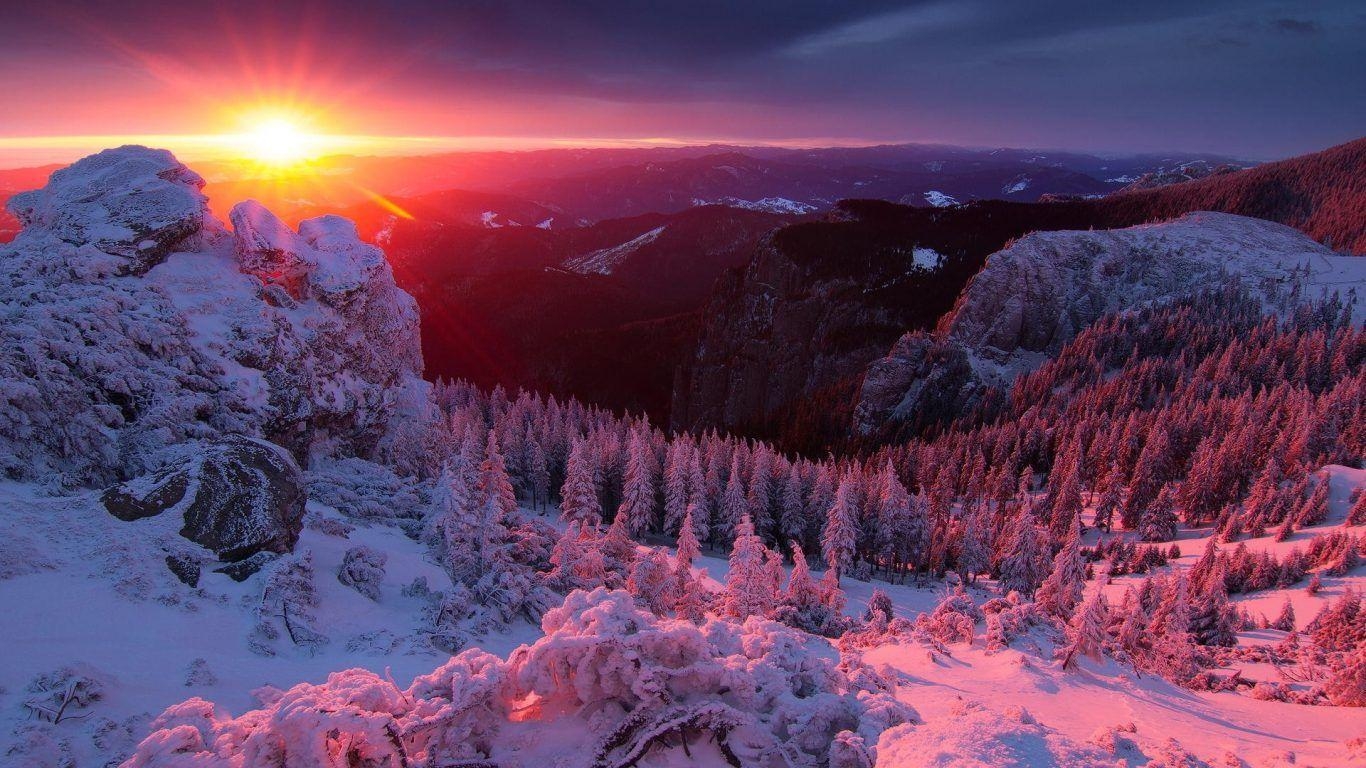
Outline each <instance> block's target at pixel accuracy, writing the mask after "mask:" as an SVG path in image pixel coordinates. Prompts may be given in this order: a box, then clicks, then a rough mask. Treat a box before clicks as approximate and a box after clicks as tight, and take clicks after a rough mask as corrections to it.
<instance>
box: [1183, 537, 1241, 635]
mask: <svg viewBox="0 0 1366 768" xmlns="http://www.w3.org/2000/svg"><path fill="white" fill-rule="evenodd" d="M1191 589H1192V590H1193V591H1194V595H1192V597H1191V614H1190V621H1191V634H1192V635H1193V636H1194V637H1195V642H1197V643H1199V644H1201V645H1219V646H1226V647H1227V646H1233V645H1236V644H1237V642H1238V635H1237V632H1238V627H1239V625H1240V624H1241V622H1240V621H1239V619H1238V612H1237V610H1236V609H1235V608H1234V607H1233V604H1232V603H1230V602H1229V599H1228V588H1227V587H1226V586H1225V582H1224V561H1223V559H1222V558H1216V559H1215V561H1214V563H1213V565H1212V566H1211V567H1210V569H1209V571H1208V573H1206V574H1205V575H1204V578H1202V579H1200V580H1196V578H1195V576H1194V572H1192V576H1191Z"/></svg>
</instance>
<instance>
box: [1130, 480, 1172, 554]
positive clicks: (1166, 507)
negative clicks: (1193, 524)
mask: <svg viewBox="0 0 1366 768" xmlns="http://www.w3.org/2000/svg"><path fill="white" fill-rule="evenodd" d="M1138 535H1139V538H1141V539H1143V540H1144V541H1171V540H1172V539H1174V538H1176V490H1175V484H1174V483H1166V484H1164V485H1163V486H1162V487H1161V489H1160V490H1158V492H1157V497H1156V498H1154V499H1153V501H1152V503H1150V504H1148V505H1146V506H1144V507H1143V513H1142V515H1141V516H1140V518H1139V523H1138Z"/></svg>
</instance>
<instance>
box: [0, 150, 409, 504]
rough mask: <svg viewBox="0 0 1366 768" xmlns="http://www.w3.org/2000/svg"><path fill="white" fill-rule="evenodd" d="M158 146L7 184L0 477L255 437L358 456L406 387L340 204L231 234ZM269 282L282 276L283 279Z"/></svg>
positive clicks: (92, 467) (123, 473) (152, 459)
mask: <svg viewBox="0 0 1366 768" xmlns="http://www.w3.org/2000/svg"><path fill="white" fill-rule="evenodd" d="M200 186H202V181H201V180H200V179H199V177H198V176H196V175H195V174H194V173H193V172H192V171H190V170H189V169H187V168H185V166H183V165H181V164H180V163H178V162H177V161H176V160H175V158H174V157H172V156H171V155H170V154H169V153H167V152H165V151H162V150H153V149H147V148H145V147H122V148H120V149H117V150H109V151H106V152H102V153H100V154H98V155H94V156H92V157H90V158H86V159H85V160H82V161H80V162H78V163H76V164H75V165H73V166H71V167H70V168H66V169H63V170H60V171H57V172H56V173H54V174H53V176H52V179H51V181H50V182H49V184H48V185H47V187H45V188H44V189H42V190H37V191H35V192H29V193H24V194H22V195H19V196H17V197H16V198H14V202H13V203H12V204H11V207H13V208H14V210H15V211H16V213H17V214H18V215H19V217H20V218H21V219H22V221H23V222H24V224H25V226H24V229H23V231H22V232H20V233H19V235H18V236H17V237H16V238H15V239H14V241H13V242H11V243H9V244H7V245H0V269H2V270H3V271H4V273H5V274H6V275H7V278H8V279H7V280H6V281H5V282H4V283H3V284H0V473H3V474H4V475H6V476H9V477H13V478H18V479H24V480H33V479H43V480H45V481H46V482H50V483H53V484H55V485H60V486H73V485H85V484H97V483H98V484H103V483H108V482H110V481H114V480H120V479H125V478H127V477H131V476H135V475H139V474H143V473H144V472H146V471H148V470H151V469H156V468H158V467H159V466H160V465H161V464H162V463H163V462H164V460H165V458H166V455H167V449H168V448H171V447H173V446H175V445H178V444H181V443H184V442H186V441H189V440H194V439H203V438H210V437H215V436H219V435H223V434H244V435H249V436H252V437H262V438H265V439H267V440H270V441H272V442H274V443H277V444H279V445H282V446H284V447H285V448H287V449H288V450H289V451H290V452H291V453H292V454H293V455H294V456H295V457H296V459H298V460H300V461H303V460H305V459H309V458H312V457H314V456H325V455H333V454H335V455H351V456H361V457H367V456H372V455H374V454H375V451H376V450H377V446H378V445H379V444H380V442H381V441H382V440H383V439H384V437H385V435H386V434H387V432H388V430H389V427H390V424H391V422H393V420H394V417H395V414H396V413H398V412H399V411H401V410H404V409H412V408H414V407H416V406H415V405H414V402H415V401H420V400H422V399H424V398H425V393H426V392H427V387H426V385H425V383H423V382H422V381H421V371H422V355H421V347H420V341H419V328H418V314H417V306H416V303H415V302H414V301H413V299H412V297H410V296H408V295H407V294H406V293H404V292H403V291H401V290H399V289H398V287H397V286H396V285H395V283H394V280H393V274H392V271H391V270H390V268H389V265H388V264H387V262H386V261H385V259H384V256H383V254H382V253H381V252H380V251H379V250H378V249H377V248H375V247H374V246H371V245H368V244H365V243H362V242H361V241H360V240H359V239H358V238H357V237H356V232H355V228H354V227H353V226H351V225H350V223H349V222H346V221H345V220H343V219H339V218H336V217H322V218H319V219H313V220H310V221H305V222H303V223H302V224H301V225H300V227H299V230H298V232H294V231H293V230H290V229H289V228H288V227H287V226H285V225H284V224H283V223H282V222H280V221H279V220H278V219H276V218H275V217H274V216H273V215H271V214H270V213H269V212H267V211H265V209H264V208H261V207H260V206H259V205H258V204H255V203H250V202H249V203H244V204H243V205H242V206H239V207H238V208H237V209H235V210H234V216H233V220H234V222H236V223H237V225H238V226H239V227H240V231H239V232H237V233H229V232H228V231H227V229H226V228H225V227H224V226H223V225H222V224H221V223H220V222H218V221H217V220H216V219H214V218H213V217H212V216H211V215H209V214H208V213H206V207H205V199H204V196H203V195H202V194H201V193H200V191H199V188H200ZM286 278H288V279H286Z"/></svg>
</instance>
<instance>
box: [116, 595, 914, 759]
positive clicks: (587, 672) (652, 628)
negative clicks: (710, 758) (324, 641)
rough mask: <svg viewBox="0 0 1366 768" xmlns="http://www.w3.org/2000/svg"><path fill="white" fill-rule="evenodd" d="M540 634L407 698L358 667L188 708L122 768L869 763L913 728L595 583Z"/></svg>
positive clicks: (808, 642)
mask: <svg viewBox="0 0 1366 768" xmlns="http://www.w3.org/2000/svg"><path fill="white" fill-rule="evenodd" d="M543 626H544V629H545V636H544V637H542V638H541V639H539V640H537V641H536V642H535V643H533V644H531V645H529V646H523V647H521V648H518V649H517V650H515V651H513V653H512V654H511V655H510V656H509V657H508V658H507V659H506V660H503V659H499V658H497V657H495V656H492V655H490V654H488V653H486V652H484V651H481V650H478V649H471V650H467V651H465V652H463V653H461V654H460V655H458V656H456V657H454V658H452V659H451V660H450V661H449V662H447V663H446V664H444V665H442V666H441V667H440V668H438V669H436V670H435V671H433V672H432V673H431V674H429V675H424V676H422V677H419V678H417V679H416V680H414V681H413V683H412V685H411V686H409V687H408V688H407V690H399V689H398V688H397V687H396V686H395V685H394V684H393V682H391V681H390V680H388V679H386V678H382V677H380V676H378V675H375V674H374V673H371V672H368V671H365V670H359V669H353V670H348V671H345V672H338V673H334V674H333V675H331V676H330V677H329V678H328V680H327V682H326V683H323V684H321V685H313V684H307V683H305V684H301V685H297V686H295V687H294V688H291V689H290V690H288V691H285V692H283V693H280V692H275V693H274V694H273V695H271V696H267V697H265V698H264V699H263V703H262V708H261V709H258V710H255V711H251V712H247V713H245V714H242V715H240V716H238V717H235V718H232V717H228V716H226V715H225V714H224V713H221V712H219V711H217V710H216V709H215V708H214V706H213V705H212V704H210V703H208V702H205V701H203V700H200V699H191V700H189V701H186V702H184V703H182V704H178V705H175V706H173V707H171V708H169V709H167V710H166V711H165V712H164V713H163V714H162V715H161V716H160V717H158V718H157V719H156V720H155V721H154V722H153V724H152V733H151V734H150V735H149V736H148V737H147V738H146V739H145V740H144V741H143V742H142V744H140V745H139V746H138V749H137V751H136V753H135V754H134V756H133V757H132V758H131V759H130V760H129V761H128V762H127V763H126V765H127V766H129V768H152V767H154V766H166V767H170V766H176V767H177V768H178V767H179V766H185V765H193V766H198V767H201V768H208V767H209V766H232V768H240V766H245V765H250V766H278V767H279V768H288V767H290V766H302V765H309V766H320V767H322V768H331V767H334V766H335V767H336V768H350V767H351V766H357V765H363V766H385V765H452V764H456V763H464V762H475V761H492V762H500V761H502V760H504V759H507V758H510V757H511V756H512V754H513V753H512V752H511V751H510V750H519V749H525V748H526V747H528V746H529V745H532V746H534V745H541V748H542V749H545V750H553V753H554V754H555V755H556V756H560V755H566V754H577V755H581V756H582V757H583V761H584V762H585V763H586V762H589V761H590V760H591V759H592V758H593V757H594V756H596V757H598V758H599V759H600V761H601V764H602V765H618V764H623V765H624V764H627V763H630V762H634V761H635V760H639V759H640V757H642V756H643V755H645V754H646V753H649V752H651V751H653V750H670V749H674V748H678V746H679V744H680V740H681V741H682V742H683V743H685V744H686V743H687V742H694V743H693V747H692V748H693V749H697V748H699V746H700V742H701V741H703V740H711V741H714V742H715V743H716V748H717V749H719V750H721V752H722V753H723V754H725V755H727V756H728V757H730V758H734V759H735V760H737V761H739V762H740V763H742V764H747V763H749V762H752V761H754V760H757V759H759V757H760V756H761V755H763V754H765V753H767V754H773V753H775V752H776V753H781V754H784V755H786V756H788V762H789V764H792V765H812V766H817V765H825V764H827V761H828V760H830V759H831V758H835V759H836V760H837V762H836V763H835V764H838V765H864V764H869V763H867V762H865V763H860V762H859V760H860V759H861V758H860V756H864V757H867V758H868V759H869V761H870V760H871V757H872V754H871V750H868V749H867V747H866V745H867V744H872V743H874V742H876V740H877V738H878V736H879V735H880V734H881V731H882V729H883V728H886V727H888V726H893V725H898V724H900V723H903V722H909V721H911V720H912V719H913V713H912V712H910V711H909V710H908V709H906V708H904V707H902V706H901V705H899V704H898V703H897V702H896V701H895V699H893V698H892V697H891V696H889V695H887V694H885V693H869V692H866V691H863V692H858V691H853V690H852V689H851V688H850V686H849V684H848V681H847V680H846V679H845V677H844V675H843V674H841V673H840V672H839V670H838V669H837V668H836V666H835V664H834V661H833V659H832V658H831V657H830V655H829V654H824V653H821V652H820V650H819V649H818V648H815V647H813V646H815V645H817V644H820V643H821V641H819V640H817V639H814V638H812V637H811V636H809V635H806V634H803V633H800V632H797V631H795V630H792V629H789V628H787V627H783V626H782V625H780V624H777V623H774V622H770V621H764V620H760V619H757V618H751V619H750V620H748V621H746V622H745V623H744V624H743V625H741V624H736V623H733V622H726V621H721V620H717V619H712V620H710V621H708V622H707V623H706V624H704V625H703V626H701V627H698V626H695V625H693V624H691V623H689V622H687V621H677V620H666V619H659V618H657V617H655V616H654V615H652V614H651V613H649V612H648V611H645V610H641V609H640V608H639V607H637V606H636V604H635V602H634V600H633V599H632V596H631V595H630V594H628V593H626V592H620V591H608V590H605V589H598V590H594V591H593V592H582V591H576V592H573V593H571V594H570V595H569V596H568V598H566V600H565V603H564V605H563V606H561V607H559V608H555V609H552V610H550V611H548V612H547V613H546V615H545V619H544V621H543ZM514 726H515V728H514ZM733 735H736V736H738V738H732V736H733ZM831 744H839V745H840V746H839V747H838V748H836V749H834V750H832V749H831ZM684 748H685V749H686V748H687V747H686V746H684ZM542 754H543V755H545V756H547V757H548V756H549V755H550V754H551V753H550V752H543V753H542ZM518 756H519V759H521V760H528V759H533V755H530V754H527V753H526V752H520V753H518ZM535 759H539V758H535ZM850 761H853V762H850Z"/></svg>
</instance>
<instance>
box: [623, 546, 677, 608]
mask: <svg viewBox="0 0 1366 768" xmlns="http://www.w3.org/2000/svg"><path fill="white" fill-rule="evenodd" d="M626 589H627V590H628V591H629V592H630V593H631V594H632V595H634V596H635V598H636V600H637V601H638V602H640V603H641V604H643V605H644V606H645V607H646V608H649V609H650V611H651V612H652V613H654V614H655V615H656V616H663V615H665V613H666V612H667V611H669V610H670V609H672V608H673V607H674V605H675V604H676V603H677V602H678V596H677V595H676V594H675V589H677V582H676V581H675V580H674V578H673V573H672V572H671V569H670V568H669V556H668V555H666V554H665V553H664V550H662V549H660V548H658V547H653V548H651V549H650V551H649V553H648V554H646V555H644V556H643V557H640V558H637V559H636V562H635V564H634V565H632V566H631V576H630V577H629V578H628V579H627V580H626Z"/></svg>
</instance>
